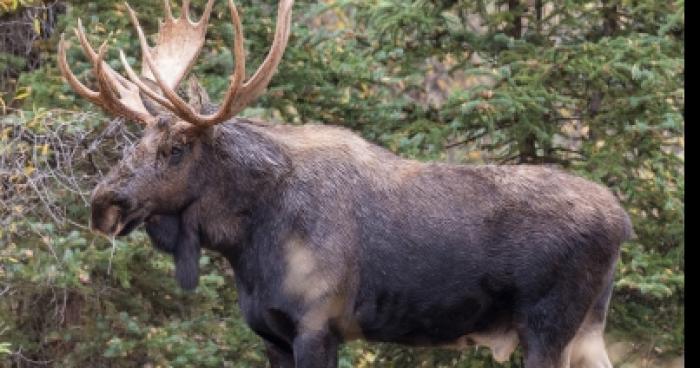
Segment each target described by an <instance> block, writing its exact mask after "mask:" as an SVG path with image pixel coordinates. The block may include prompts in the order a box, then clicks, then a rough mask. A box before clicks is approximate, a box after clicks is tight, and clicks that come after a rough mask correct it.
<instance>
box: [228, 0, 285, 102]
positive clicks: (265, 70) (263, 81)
mask: <svg viewBox="0 0 700 368" xmlns="http://www.w3.org/2000/svg"><path fill="white" fill-rule="evenodd" d="M293 4H294V1H293V0H282V1H281V2H280V4H279V7H278V11H277V12H278V15H277V25H276V28H275V38H274V39H273V40H272V46H271V47H270V52H269V53H268V54H267V57H266V58H265V60H264V61H263V63H262V64H261V65H260V67H258V70H256V71H255V74H253V76H252V77H251V78H250V79H249V80H248V81H247V82H246V83H245V84H244V85H243V86H242V87H241V91H240V95H241V98H240V99H238V100H236V102H235V106H234V107H233V108H232V109H231V111H232V112H233V113H234V114H236V113H238V112H240V111H241V110H243V109H244V108H245V106H246V105H247V104H248V103H250V101H252V100H253V99H255V98H257V97H258V95H259V94H260V93H261V92H262V91H263V90H264V89H265V87H267V85H268V83H269V82H270V79H272V75H273V74H274V72H275V70H276V69H277V66H278V65H279V62H280V61H281V60H282V55H283V54H284V49H285V48H286V47H287V42H288V41H289V32H290V28H291V20H292V5H293Z"/></svg>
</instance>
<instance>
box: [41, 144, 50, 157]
mask: <svg viewBox="0 0 700 368" xmlns="http://www.w3.org/2000/svg"><path fill="white" fill-rule="evenodd" d="M41 155H42V156H48V155H49V144H48V143H44V145H43V146H41Z"/></svg>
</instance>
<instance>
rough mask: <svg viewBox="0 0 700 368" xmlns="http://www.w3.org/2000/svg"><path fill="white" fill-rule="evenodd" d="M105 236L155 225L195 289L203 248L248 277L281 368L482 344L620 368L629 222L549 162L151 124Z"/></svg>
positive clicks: (128, 167)
mask: <svg viewBox="0 0 700 368" xmlns="http://www.w3.org/2000/svg"><path fill="white" fill-rule="evenodd" d="M92 205H93V217H92V220H93V226H94V227H95V228H96V229H98V230H100V231H102V232H105V233H109V234H114V233H117V234H120V235H123V234H126V233H128V232H129V231H131V230H132V229H133V228H135V227H136V226H137V225H138V224H139V223H141V222H142V221H145V222H146V229H147V231H148V234H149V235H150V237H151V239H152V241H153V243H154V244H155V245H156V246H157V247H158V248H160V249H162V250H165V251H167V252H169V253H172V254H173V256H174V258H175V262H176V277H177V279H178V281H179V283H180V285H181V286H182V287H184V288H187V289H191V288H194V287H196V285H197V279H198V259H199V254H200V248H201V247H206V248H210V249H213V250H215V251H218V252H220V253H221V254H223V255H224V256H225V257H226V258H227V259H228V260H229V261H230V263H231V265H232V267H233V269H234V271H235V279H236V285H237V290H238V293H239V301H240V307H241V309H242V311H243V314H244V316H245V318H246V321H247V323H248V324H249V326H250V327H251V328H252V329H253V330H254V331H255V332H256V333H257V334H258V335H259V336H261V337H262V338H263V339H264V341H265V343H266V346H267V348H268V353H269V356H270V361H271V363H272V365H273V366H274V367H277V366H281V367H293V366H296V367H333V366H336V364H337V347H338V344H339V343H341V342H343V341H347V340H350V339H357V338H364V339H367V340H371V341H393V342H399V343H404V344H412V345H430V346H433V345H456V346H464V345H471V344H479V345H486V346H489V347H490V348H491V349H492V351H493V354H494V356H495V358H496V359H497V360H506V359H507V358H508V356H509V355H510V353H511V352H512V351H513V349H515V347H516V345H517V344H518V342H520V343H521V344H522V345H523V347H524V349H525V356H526V367H528V368H539V367H566V366H569V363H571V364H573V365H574V366H584V367H585V366H601V367H606V366H610V362H609V360H608V358H607V355H606V353H605V350H604V345H603V342H602V331H603V328H604V324H605V315H606V311H607V307H608V301H609V298H610V294H611V291H612V279H613V272H614V268H615V263H616V260H617V257H618V253H619V247H620V245H621V243H622V242H623V241H625V240H626V239H628V238H629V237H630V235H631V232H632V230H631V225H630V221H629V218H628V216H627V214H626V213H625V212H624V210H623V209H622V208H621V207H620V205H619V203H618V201H617V200H616V198H615V197H614V196H613V195H612V194H611V193H610V191H609V190H607V189H606V188H604V187H602V186H600V185H598V184H595V183H592V182H590V181H587V180H584V179H582V178H579V177H576V176H572V175H569V174H566V173H564V172H562V171H560V170H557V169H553V168H547V167H539V166H526V165H522V166H492V165H482V166H467V165H447V164H441V163H420V162H417V161H412V160H406V159H402V158H400V157H398V156H396V155H394V154H393V153H391V152H389V151H387V150H385V149H383V148H381V147H378V146H376V145H373V144H371V143H369V142H367V141H365V140H363V139H362V138H360V137H358V136H357V135H356V134H354V133H352V132H350V131H348V130H346V129H342V128H338V127H331V126H319V125H306V126H289V125H272V124H265V123H260V122H252V121H249V120H244V119H233V120H231V121H229V122H227V123H224V124H221V125H218V126H213V127H209V128H207V129H204V130H202V129H194V128H193V127H192V126H190V125H189V124H187V123H184V122H174V121H167V120H165V119H163V120H162V121H161V122H160V123H158V124H154V125H152V126H150V127H148V128H147V130H146V132H145V136H144V138H143V140H142V141H141V142H140V143H139V144H138V145H137V146H136V147H135V148H134V150H133V152H131V153H130V154H129V155H127V157H125V159H124V160H123V161H122V162H121V163H120V165H119V166H118V167H116V168H115V169H114V170H113V171H112V172H111V173H110V174H109V175H108V177H107V178H106V179H105V180H104V181H103V182H102V183H101V184H100V185H99V186H98V187H97V188H96V189H95V192H94V194H93V203H92Z"/></svg>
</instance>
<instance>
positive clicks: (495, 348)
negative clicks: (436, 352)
mask: <svg viewBox="0 0 700 368" xmlns="http://www.w3.org/2000/svg"><path fill="white" fill-rule="evenodd" d="M518 341H519V339H518V334H517V333H516V332H515V330H507V331H488V332H481V333H473V334H469V335H464V336H462V337H460V338H459V339H457V341H455V342H454V343H453V344H451V345H450V346H451V347H453V348H457V349H464V348H467V347H470V346H472V345H476V346H485V347H487V348H489V349H490V350H491V355H493V359H494V360H495V361H497V362H499V363H503V362H506V361H508V359H510V356H511V354H513V352H514V351H515V348H517V347H518Z"/></svg>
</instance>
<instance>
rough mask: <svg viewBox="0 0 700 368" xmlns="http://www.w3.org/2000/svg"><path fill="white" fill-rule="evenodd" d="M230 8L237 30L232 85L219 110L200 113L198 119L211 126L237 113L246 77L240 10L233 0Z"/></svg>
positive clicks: (229, 2) (230, 0) (229, 3)
mask: <svg viewBox="0 0 700 368" xmlns="http://www.w3.org/2000/svg"><path fill="white" fill-rule="evenodd" d="M228 6H229V10H230V12H231V20H232V22H233V27H234V31H235V40H234V44H233V53H234V60H235V63H236V64H235V66H234V71H233V75H232V76H231V85H230V86H229V88H228V89H227V90H226V94H225V95H224V99H223V101H221V107H220V108H219V110H218V111H217V112H216V113H215V114H213V115H208V116H203V115H199V114H198V120H199V122H200V124H201V125H204V126H211V125H215V124H217V123H220V122H222V121H224V120H226V119H228V118H229V117H231V116H233V115H235V114H236V113H237V112H232V109H233V106H234V103H233V102H234V100H235V98H236V97H237V96H238V91H239V90H240V87H241V85H242V84H243V79H245V50H244V43H245V41H244V37H243V26H242V25H241V18H240V17H239V16H238V10H237V9H236V5H235V4H234V3H233V0H228Z"/></svg>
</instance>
